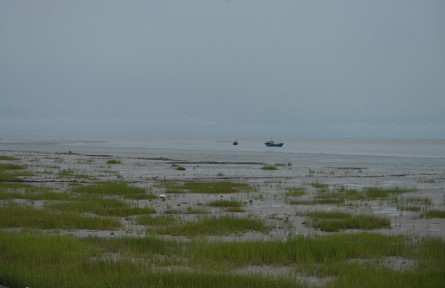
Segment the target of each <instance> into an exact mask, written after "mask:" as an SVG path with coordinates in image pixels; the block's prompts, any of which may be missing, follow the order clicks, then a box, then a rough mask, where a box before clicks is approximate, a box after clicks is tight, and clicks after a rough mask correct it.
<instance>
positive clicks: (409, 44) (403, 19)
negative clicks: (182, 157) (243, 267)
mask: <svg viewBox="0 0 445 288" xmlns="http://www.w3.org/2000/svg"><path fill="white" fill-rule="evenodd" d="M444 28H445V2H444V1H439V0H427V1H415V0H394V1H384V0H376V1H353V0H347V1H346V0H340V1H335V2H332V1H317V0H315V1H291V0H282V1H273V2H271V1H265V0H255V1H254V0H251V1H249V0H239V1H235V0H227V1H223V0H221V1H204V0H190V1H180V0H168V1H135V0H132V1H125V2H123V1H114V0H110V1H105V0H92V1H86V0H81V1H67V0H60V1H55V0H51V1H49V0H41V1H26V0H25V1H9V0H4V1H1V2H0V138H1V137H2V136H24V137H26V136H60V137H109V136H115V137H119V136H121V137H125V136H127V137H146V136H179V137H181V136H187V135H191V136H210V137H231V138H236V137H243V136H245V137H265V138H269V137H278V138H279V137H320V138H324V137H327V138H332V137H333V138H386V139H445V113H444V112H443V110H444V107H445V53H444V51H445V33H443V30H444Z"/></svg>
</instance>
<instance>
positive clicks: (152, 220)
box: [136, 215, 178, 226]
mask: <svg viewBox="0 0 445 288" xmlns="http://www.w3.org/2000/svg"><path fill="white" fill-rule="evenodd" d="M136 222H137V223H138V224H140V225H145V226H167V225H173V224H177V223H178V219H176V218H175V217H173V216H165V215H164V216H154V215H153V216H151V215H141V216H139V217H137V218H136Z"/></svg>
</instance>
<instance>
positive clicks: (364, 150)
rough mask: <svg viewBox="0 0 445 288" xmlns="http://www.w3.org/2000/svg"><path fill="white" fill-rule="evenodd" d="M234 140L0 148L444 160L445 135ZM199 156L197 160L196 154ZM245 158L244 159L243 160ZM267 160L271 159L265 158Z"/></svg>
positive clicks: (190, 156)
mask: <svg viewBox="0 0 445 288" xmlns="http://www.w3.org/2000/svg"><path fill="white" fill-rule="evenodd" d="M234 140H235V139H227V138H210V137H200V138H196V137H194V138H192V137H189V138H187V137H182V138H174V137H163V138H162V137H151V138H150V137H147V138H104V139H93V138H83V139H74V138H69V139H57V138H2V139H0V151H28V152H42V153H50V152H56V153H57V152H62V153H63V152H68V151H72V152H76V153H83V154H111V155H121V156H128V157H167V158H180V159H184V160H199V159H202V158H204V159H206V160H215V161H218V160H221V159H230V160H236V159H239V160H246V161H247V160H248V161H255V159H258V161H261V159H262V158H264V157H266V158H270V157H276V158H283V159H286V158H293V157H294V156H296V155H299V156H300V157H304V156H308V155H311V156H315V155H324V156H325V157H327V156H329V155H330V156H342V158H344V157H346V156H376V157H398V158H424V159H436V160H440V159H444V160H445V140H425V139H421V140H401V139H334V138H326V139H324V138H283V139H274V140H275V141H282V142H284V143H285V144H284V146H283V147H282V148H276V147H273V148H269V147H266V146H265V145H264V142H265V140H269V139H261V138H239V139H237V140H238V141H239V145H238V146H234V145H232V141H234ZM197 158H198V159H197ZM241 158H242V159H241ZM266 162H267V161H266Z"/></svg>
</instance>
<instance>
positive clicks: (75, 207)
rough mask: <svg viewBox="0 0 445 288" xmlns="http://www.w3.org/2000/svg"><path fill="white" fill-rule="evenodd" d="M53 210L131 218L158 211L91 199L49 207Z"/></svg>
mask: <svg viewBox="0 0 445 288" xmlns="http://www.w3.org/2000/svg"><path fill="white" fill-rule="evenodd" d="M48 206H49V207H50V208H52V209H57V210H60V211H70V212H76V213H85V212H89V213H94V214H97V215H100V216H119V217H125V216H131V215H141V214H153V213H156V211H155V210H154V209H153V208H151V207H144V208H140V207H134V206H132V205H130V204H128V203H125V202H122V201H120V200H117V199H100V198H89V199H84V200H75V201H70V202H65V203H57V204H50V205H48Z"/></svg>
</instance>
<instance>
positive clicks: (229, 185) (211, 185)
mask: <svg viewBox="0 0 445 288" xmlns="http://www.w3.org/2000/svg"><path fill="white" fill-rule="evenodd" d="M159 184H160V186H161V187H164V188H165V190H166V192H167V193H184V192H190V193H206V194H230V193H236V192H250V191H253V190H254V189H253V187H252V186H250V185H249V184H247V183H237V182H232V181H212V182H207V181H187V182H184V183H177V182H171V181H162V182H160V183H159Z"/></svg>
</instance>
